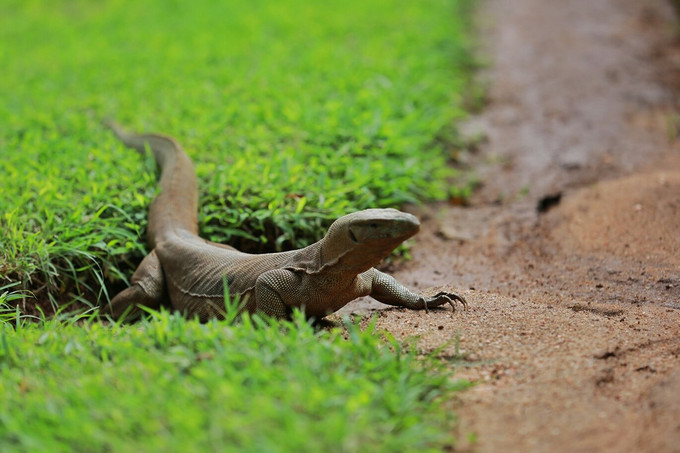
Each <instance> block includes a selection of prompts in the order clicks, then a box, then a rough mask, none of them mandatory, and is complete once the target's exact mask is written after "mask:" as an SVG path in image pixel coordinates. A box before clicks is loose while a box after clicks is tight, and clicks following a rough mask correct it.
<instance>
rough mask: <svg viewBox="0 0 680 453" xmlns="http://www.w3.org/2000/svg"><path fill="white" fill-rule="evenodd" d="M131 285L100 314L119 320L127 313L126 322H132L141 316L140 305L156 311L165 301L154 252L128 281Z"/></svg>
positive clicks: (163, 287) (159, 266)
mask: <svg viewBox="0 0 680 453" xmlns="http://www.w3.org/2000/svg"><path fill="white" fill-rule="evenodd" d="M130 283H132V285H131V286H130V287H129V288H127V289H124V290H123V291H121V292H120V293H118V294H117V295H116V297H114V298H113V299H112V300H111V303H110V304H108V305H105V306H104V307H103V308H102V310H101V314H103V315H110V316H111V317H112V318H113V319H115V320H118V319H120V317H121V316H123V314H125V313H127V315H126V317H125V319H126V321H134V320H136V319H138V318H139V317H141V316H142V314H143V311H142V310H141V309H140V308H139V306H140V305H142V306H145V307H149V308H152V309H154V310H158V309H159V308H160V307H161V304H162V302H163V300H164V299H165V296H166V295H165V278H164V276H163V269H162V268H161V263H160V261H159V260H158V256H157V255H156V251H155V250H152V251H151V253H149V254H148V255H146V257H145V258H144V259H143V260H142V262H141V263H140V264H139V267H137V270H136V271H135V273H134V274H133V275H132V278H131V279H130Z"/></svg>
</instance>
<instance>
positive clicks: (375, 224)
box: [368, 222, 378, 230]
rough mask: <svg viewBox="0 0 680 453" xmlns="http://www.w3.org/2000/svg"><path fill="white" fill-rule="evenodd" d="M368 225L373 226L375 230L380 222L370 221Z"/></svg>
mask: <svg viewBox="0 0 680 453" xmlns="http://www.w3.org/2000/svg"><path fill="white" fill-rule="evenodd" d="M368 226H369V228H371V229H373V230H375V229H376V228H378V224H377V223H375V222H372V223H369V224H368Z"/></svg>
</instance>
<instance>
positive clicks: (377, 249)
mask: <svg viewBox="0 0 680 453" xmlns="http://www.w3.org/2000/svg"><path fill="white" fill-rule="evenodd" d="M419 229H420V222H419V221H418V219H417V218H416V217H415V216H413V215H411V214H407V213H405V212H401V211H397V210H396V209H366V210H364V211H357V212H353V213H351V214H348V215H346V216H343V217H340V218H339V219H338V220H336V221H335V222H333V224H332V225H331V227H330V228H329V229H328V233H327V234H326V237H325V238H324V240H323V251H322V254H323V260H324V262H325V263H326V264H335V263H337V262H341V263H342V267H343V268H357V269H358V270H362V269H363V270H368V269H369V268H371V267H373V266H376V265H377V264H378V263H379V262H380V261H381V260H382V259H383V258H385V257H386V256H387V255H389V254H390V252H392V250H394V249H395V248H396V247H397V246H398V245H399V244H401V243H402V242H404V241H405V240H406V239H408V238H410V237H411V236H413V235H414V234H416V233H417V232H418V230H419Z"/></svg>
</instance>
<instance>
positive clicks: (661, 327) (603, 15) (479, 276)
mask: <svg viewBox="0 0 680 453" xmlns="http://www.w3.org/2000/svg"><path fill="white" fill-rule="evenodd" d="M479 22H480V28H481V31H482V34H483V36H484V42H485V49H484V51H483V52H482V54H483V55H486V56H488V58H489V60H490V62H489V63H490V65H489V69H488V71H486V73H485V74H484V77H485V78H486V80H488V82H489V99H488V104H487V106H486V108H485V110H484V112H483V113H482V114H481V115H479V116H478V117H476V118H473V119H472V120H471V121H469V122H468V123H467V124H465V125H464V131H465V133H466V134H469V135H470V136H483V137H485V140H484V141H483V143H482V144H481V145H480V146H479V149H478V150H468V151H466V152H464V153H463V157H464V158H465V159H464V160H465V161H467V162H468V163H469V165H470V166H471V167H472V168H475V169H477V171H478V175H479V177H480V179H481V181H482V183H483V185H482V187H481V188H480V189H479V190H478V191H477V193H476V194H475V195H474V196H473V199H472V203H471V206H469V207H456V206H450V205H443V204H442V205H437V206H430V207H427V208H414V211H415V212H416V213H417V214H418V215H419V216H420V217H421V219H423V228H422V231H421V233H420V234H419V235H418V236H417V237H416V240H415V245H414V247H413V260H412V261H410V262H408V263H406V264H404V265H403V266H401V267H400V268H399V269H398V270H397V272H395V276H396V277H397V278H398V279H399V280H400V281H403V282H404V283H406V284H408V285H410V286H412V287H414V288H428V289H427V290H429V291H435V290H436V289H437V288H440V287H448V288H450V289H454V290H463V293H464V294H465V296H466V297H467V298H468V301H469V302H470V306H471V309H470V310H469V311H467V312H460V311H459V312H456V313H453V314H452V313H451V312H450V311H446V310H432V311H431V312H430V313H429V314H425V313H421V312H408V311H405V310H403V309H394V308H388V309H382V308H381V307H379V304H377V303H376V304H374V303H372V302H370V301H368V300H360V301H357V302H354V303H352V304H351V305H349V306H347V307H346V308H345V309H344V310H343V311H342V313H351V312H363V313H366V312H377V313H378V316H379V319H378V325H379V326H380V327H381V328H384V329H387V330H389V331H391V332H393V334H394V335H396V336H397V338H401V337H407V336H412V335H419V336H420V343H419V345H420V347H421V348H422V349H423V350H424V351H430V350H432V349H433V348H435V347H438V346H440V345H443V344H445V343H446V342H451V345H450V346H449V347H447V349H446V350H445V351H444V353H443V354H442V358H444V359H446V358H450V359H455V358H460V357H462V358H463V361H462V363H463V364H464V365H463V366H462V367H460V368H459V369H458V371H457V372H456V374H455V377H460V378H469V379H473V380H476V381H477V382H478V385H476V386H475V387H473V388H472V389H471V390H468V391H466V392H464V393H463V394H462V395H461V396H460V399H459V401H456V402H452V411H454V412H455V413H456V414H457V416H458V418H459V426H458V430H457V437H458V438H459V443H458V444H457V446H456V449H457V450H465V451H468V450H469V451H482V452H485V451H488V452H498V451H521V452H531V451H550V452H560V451H565V452H566V451H570V452H571V451H617V452H621V451H649V452H666V451H667V452H671V451H680V143H679V140H678V137H677V135H678V129H679V128H678V126H679V124H680V121H678V118H680V117H679V116H678V112H680V108H679V107H680V103H679V101H678V99H679V98H678V94H679V93H680V39H679V38H678V34H679V33H678V25H677V22H676V21H675V16H674V11H673V9H672V6H671V3H670V2H668V1H667V0H648V1H644V2H642V1H639V0H598V1H592V0H565V1H561V2H545V1H541V0H486V1H484V2H483V3H482V6H481V11H480V14H479ZM427 290H426V291H427ZM456 338H458V340H459V341H458V343H457V345H456V341H454V340H455V339H456ZM454 363H455V361H454Z"/></svg>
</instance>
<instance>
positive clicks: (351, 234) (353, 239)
mask: <svg viewBox="0 0 680 453" xmlns="http://www.w3.org/2000/svg"><path fill="white" fill-rule="evenodd" d="M349 238H350V239H351V240H352V242H359V240H358V239H357V237H356V236H355V235H354V231H352V229H351V228H350V229H349Z"/></svg>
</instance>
